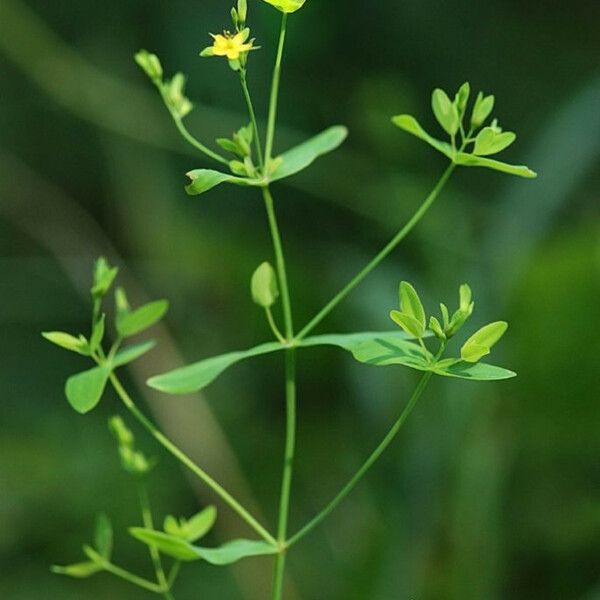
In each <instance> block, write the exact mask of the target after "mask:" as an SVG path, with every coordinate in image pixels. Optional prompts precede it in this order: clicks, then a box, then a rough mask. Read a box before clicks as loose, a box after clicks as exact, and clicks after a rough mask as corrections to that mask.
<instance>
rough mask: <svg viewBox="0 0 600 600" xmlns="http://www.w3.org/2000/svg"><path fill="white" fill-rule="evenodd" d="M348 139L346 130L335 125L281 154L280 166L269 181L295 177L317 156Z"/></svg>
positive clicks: (333, 148) (330, 150)
mask: <svg viewBox="0 0 600 600" xmlns="http://www.w3.org/2000/svg"><path fill="white" fill-rule="evenodd" d="M347 137H348V129H347V128H346V127H343V126H341V125H335V126H333V127H330V128H329V129H326V130H325V131H322V132H321V133H319V134H318V135H316V136H315V137H312V138H310V139H309V140H307V141H306V142H303V143H302V144H300V145H299V146H296V147H295V148H292V149H291V150H288V151H287V152H285V153H284V154H282V155H281V156H280V157H279V159H281V164H280V165H279V166H278V167H277V169H275V171H274V172H273V173H272V174H271V176H270V177H269V179H270V180H271V181H279V180H280V179H284V178H285V177H290V176H291V175H295V174H296V173H299V172H300V171H302V170H304V169H306V167H308V166H310V165H311V164H312V163H313V162H314V161H315V160H316V159H317V158H319V156H323V155H324V154H327V153H329V152H332V151H333V150H335V149H336V148H338V147H339V146H340V145H341V144H342V143H343V142H344V140H345V139H346V138H347Z"/></svg>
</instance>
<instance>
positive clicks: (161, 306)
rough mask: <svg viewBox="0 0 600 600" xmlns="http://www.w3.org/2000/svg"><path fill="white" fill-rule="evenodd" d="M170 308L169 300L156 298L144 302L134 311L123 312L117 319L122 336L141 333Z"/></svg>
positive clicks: (118, 329)
mask: <svg viewBox="0 0 600 600" xmlns="http://www.w3.org/2000/svg"><path fill="white" fill-rule="evenodd" d="M168 309H169V302H168V301H167V300H156V301H154V302H149V303H148V304H144V306H141V307H140V308H138V309H136V310H134V311H131V312H121V313H120V314H118V315H117V319H116V325H117V331H118V332H119V335H120V336H122V337H129V336H132V335H135V334H136V333H140V332H141V331H144V330H145V329H148V328H149V327H152V325H154V324H155V323H157V322H158V321H160V320H161V319H162V318H163V317H164V316H165V313H166V312H167V310H168Z"/></svg>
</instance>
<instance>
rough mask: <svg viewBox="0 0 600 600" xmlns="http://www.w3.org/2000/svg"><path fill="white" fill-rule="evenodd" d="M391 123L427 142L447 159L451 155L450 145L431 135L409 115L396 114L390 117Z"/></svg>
mask: <svg viewBox="0 0 600 600" xmlns="http://www.w3.org/2000/svg"><path fill="white" fill-rule="evenodd" d="M392 123H394V125H396V126H397V127H399V128H400V129H403V130H404V131H406V132H407V133H410V134H412V135H414V136H415V137H418V138H419V139H420V140H423V141H424V142H427V143H428V144H429V145H430V146H432V147H433V148H435V149H436V150H437V151H438V152H441V153H442V154H444V155H445V156H447V157H448V158H449V159H452V157H453V150H452V146H451V145H450V144H448V143H446V142H442V141H440V140H438V139H436V138H434V137H432V136H431V135H429V134H428V133H427V132H426V131H425V130H424V129H423V128H422V127H421V125H420V124H419V122H418V121H417V120H416V119H415V118H414V117H412V116H411V115H398V116H396V117H393V118H392Z"/></svg>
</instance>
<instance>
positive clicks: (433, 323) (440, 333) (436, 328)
mask: <svg viewBox="0 0 600 600" xmlns="http://www.w3.org/2000/svg"><path fill="white" fill-rule="evenodd" d="M429 329H431V331H433V333H434V334H435V336H436V337H437V338H438V339H440V340H445V339H446V334H445V333H444V329H443V327H442V324H441V323H440V322H439V320H438V319H436V318H435V317H430V318H429Z"/></svg>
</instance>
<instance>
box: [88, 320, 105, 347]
mask: <svg viewBox="0 0 600 600" xmlns="http://www.w3.org/2000/svg"><path fill="white" fill-rule="evenodd" d="M105 323H106V315H102V316H101V317H100V318H99V319H98V320H97V321H96V323H95V324H94V328H93V330H92V335H91V336H90V352H96V350H97V349H98V347H99V346H100V344H101V343H102V340H103V339H104V329H105Z"/></svg>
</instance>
